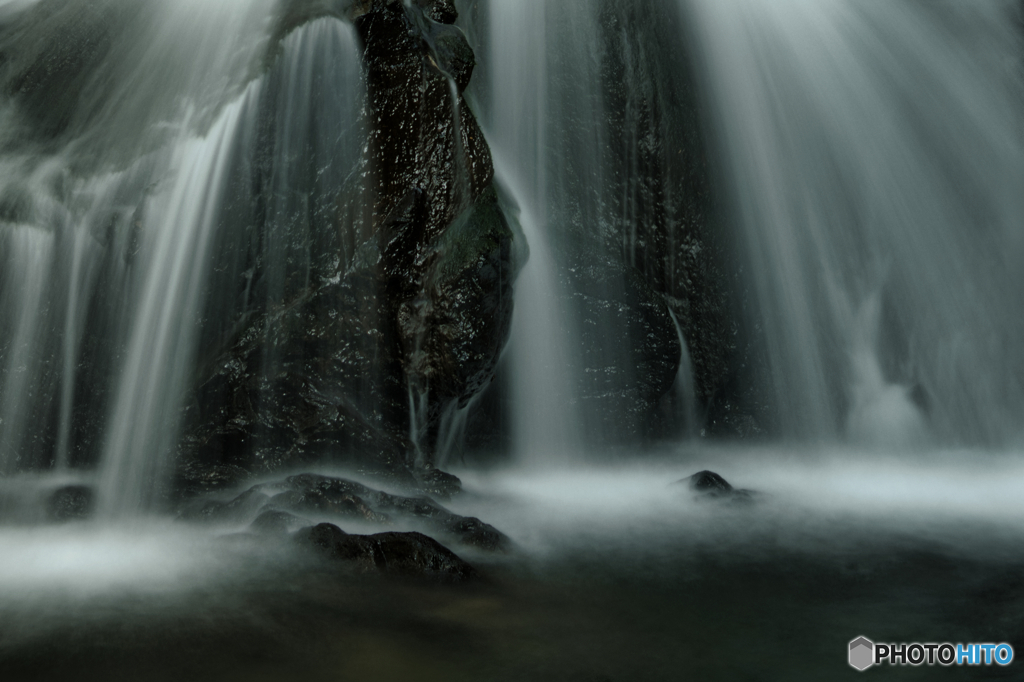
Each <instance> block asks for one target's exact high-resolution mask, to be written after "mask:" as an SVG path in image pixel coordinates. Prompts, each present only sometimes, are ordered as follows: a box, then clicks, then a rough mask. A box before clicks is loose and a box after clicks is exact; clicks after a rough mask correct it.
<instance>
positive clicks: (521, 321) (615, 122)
mask: <svg viewBox="0 0 1024 682" xmlns="http://www.w3.org/2000/svg"><path fill="white" fill-rule="evenodd" d="M628 13H629V11H628V8H627V9H626V10H622V11H621V12H620V10H619V9H612V10H611V11H610V13H609V12H608V8H607V7H604V5H603V4H597V3H594V4H588V3H583V4H574V3H561V2H529V1H525V0H523V1H521V0H516V1H512V2H491V3H488V5H487V10H486V17H487V29H486V31H484V32H483V36H482V38H481V40H482V41H483V42H484V46H485V49H486V51H485V54H486V60H487V63H486V66H487V68H488V70H487V73H486V86H485V88H486V90H485V93H486V94H485V95H484V96H483V97H482V101H481V104H480V106H481V108H482V109H483V112H484V119H485V121H486V126H485V127H486V130H487V134H488V140H489V142H490V144H491V146H492V148H493V150H494V155H495V163H496V171H497V174H498V177H499V179H501V180H503V181H504V182H505V184H507V185H508V186H509V188H510V189H511V191H512V194H514V195H515V199H516V200H517V202H518V204H519V206H520V215H519V218H520V222H521V225H522V229H523V233H524V235H525V238H526V242H527V243H528V245H529V249H530V260H529V262H528V264H527V266H526V269H525V270H524V272H523V275H522V276H521V278H520V279H519V281H518V283H517V287H516V313H515V315H516V317H515V323H514V325H513V334H512V339H511V342H510V352H509V364H508V367H509V374H510V376H511V382H512V390H511V395H512V400H511V403H512V412H513V432H514V433H513V439H512V440H513V442H514V444H513V448H514V450H515V451H516V452H517V453H519V454H518V457H519V459H520V460H521V461H524V462H529V463H530V464H531V465H538V464H541V463H544V462H547V463H554V462H559V463H561V464H566V463H568V462H569V461H573V460H575V461H579V460H580V453H581V452H582V451H583V450H584V449H601V448H602V447H604V446H605V445H607V444H609V443H616V442H622V441H623V434H624V433H630V436H631V437H636V435H637V432H638V431H642V430H643V428H644V427H643V426H638V425H637V424H635V423H629V425H628V426H624V425H623V424H624V422H628V418H625V419H624V417H623V415H625V414H627V413H628V412H629V411H630V410H631V409H638V411H642V410H640V409H639V408H637V405H638V404H640V403H642V401H643V398H640V397H639V396H638V395H636V393H632V392H633V391H636V392H637V393H642V389H638V388H637V385H638V384H643V382H644V381H645V380H647V376H648V375H647V372H648V368H647V367H644V368H643V369H641V368H640V367H641V366H642V365H643V364H644V359H642V357H643V356H642V352H643V351H641V350H640V348H639V346H642V342H641V343H638V344H636V346H634V345H633V344H632V343H629V342H625V341H624V340H625V339H627V338H629V339H630V340H631V341H634V340H636V339H637V338H638V337H639V338H640V339H642V338H644V337H645V336H648V335H649V333H650V330H647V331H645V332H638V331H637V327H638V326H639V325H637V317H630V315H635V314H636V313H635V310H632V309H629V308H628V305H631V304H632V303H630V304H625V302H627V301H630V302H632V301H633V300H644V299H645V297H646V296H650V297H651V299H649V300H650V303H649V305H650V309H658V310H659V311H661V314H662V315H663V316H664V318H663V319H662V320H660V322H661V323H662V328H661V331H669V330H670V329H671V324H672V323H671V321H670V319H669V316H670V315H672V314H673V313H672V312H671V310H669V309H668V307H667V306H666V303H665V301H664V300H662V299H661V298H660V297H658V295H657V294H655V293H653V292H650V291H649V290H647V289H646V286H644V287H643V290H642V292H638V291H637V287H640V286H642V285H638V284H637V280H638V278H640V277H642V276H644V275H649V279H648V283H649V284H652V285H653V286H654V287H655V288H656V290H657V291H658V292H661V293H662V294H667V295H680V296H683V295H684V287H679V288H678V290H677V289H676V288H674V283H673V281H672V280H673V275H671V274H667V273H666V272H665V271H664V270H665V268H663V267H662V266H661V264H655V263H654V260H655V259H654V258H653V257H651V256H650V255H648V258H646V259H645V257H644V254H643V253H641V252H642V251H643V248H644V246H642V245H643V244H644V243H645V238H644V237H642V236H641V232H643V233H644V234H645V235H647V237H646V238H647V242H653V240H652V239H650V233H651V232H654V231H656V229H657V226H658V224H659V223H658V220H659V219H661V220H664V215H663V214H664V207H663V206H659V207H658V211H661V214H659V218H655V217H654V216H653V215H651V214H649V213H648V212H647V209H648V208H650V207H649V206H647V205H646V204H647V203H651V202H653V201H654V199H652V197H653V196H654V195H655V194H656V193H657V192H656V191H654V190H652V189H651V188H650V187H642V186H641V185H643V182H644V180H640V179H638V171H639V166H641V165H643V163H648V164H650V165H651V166H652V167H655V166H656V167H657V170H654V171H652V173H651V175H657V176H658V177H657V180H655V181H654V182H655V184H658V183H660V182H661V180H663V179H665V180H666V182H668V180H667V178H668V177H669V175H670V173H669V172H668V171H667V170H666V168H665V164H664V163H662V162H663V159H661V158H658V159H654V160H652V159H650V158H645V159H643V161H641V159H640V158H639V157H640V156H642V154H640V153H638V152H636V149H635V147H641V146H643V145H644V144H645V143H646V142H647V140H646V138H645V135H647V134H648V133H649V132H650V131H645V130H641V128H643V125H645V124H646V125H653V124H652V122H651V120H650V116H649V112H646V111H642V109H643V106H644V105H645V104H649V99H650V97H651V96H650V93H648V92H646V91H645V90H644V86H643V85H637V87H636V88H629V89H628V92H626V93H623V92H622V89H621V88H620V87H619V85H618V84H617V83H610V82H609V78H610V76H609V73H615V71H616V70H617V69H618V70H622V71H623V72H629V71H630V69H631V68H634V67H635V66H636V65H634V64H632V63H631V60H633V59H637V58H640V57H641V55H638V54H635V53H634V51H633V50H634V48H635V45H634V44H633V42H632V41H631V40H626V39H621V37H620V36H619V35H617V34H613V38H612V39H609V38H608V37H607V35H606V34H607V31H606V28H605V26H603V23H607V22H609V21H610V19H609V17H612V18H617V17H618V16H619V14H628ZM605 14H608V16H605ZM638 68H639V70H641V71H643V70H644V69H645V68H646V66H645V65H641V66H640V67H638ZM668 70H670V69H666V71H668ZM609 98H610V99H613V100H615V105H614V106H613V105H610V104H608V102H607V100H608V99H609ZM620 99H624V100H626V101H627V103H626V104H625V105H623V104H622V103H621V102H619V101H618V100H620ZM620 106H623V107H625V109H627V111H621V110H619V109H617V108H616V107H620ZM619 117H621V118H622V119H623V120H622V121H619ZM641 120H643V121H644V123H643V124H642V123H641ZM659 153H660V152H657V151H656V152H654V154H653V156H658V155H659ZM649 170H650V169H649ZM658 191H661V190H660V189H659V190H658ZM668 194H671V192H668ZM660 198H662V199H664V201H665V202H666V203H668V204H671V203H672V201H671V199H670V198H669V197H668V196H662V197H660ZM658 211H655V213H657V212H658ZM669 241H671V238H669ZM652 250H653V247H652ZM666 260H671V257H670V258H667V259H666ZM645 269H649V270H650V272H645V271H644V270H645ZM669 269H671V268H669ZM685 305H686V304H682V307H685ZM627 310H628V312H625V311H627ZM642 314H649V313H642ZM648 322H649V320H648ZM687 322H688V323H689V322H692V321H691V320H689V319H688V320H687ZM676 331H678V325H677V330H676ZM670 338H671V339H672V341H673V342H675V341H678V342H679V343H680V344H682V345H683V352H682V353H681V354H680V356H679V358H678V360H677V358H676V357H671V359H670V361H671V362H672V363H673V365H675V363H676V362H678V363H686V364H687V365H688V364H689V362H690V358H689V354H688V353H687V352H686V348H685V342H686V339H685V335H684V334H682V333H680V334H678V335H677V334H675V333H672V334H671V337H670ZM682 373H683V375H686V374H687V373H691V374H692V372H691V369H690V367H685V368H684V369H683V370H682ZM651 374H653V372H651ZM673 374H675V372H673ZM661 388H667V387H659V389H655V390H656V391H657V390H661ZM683 390H684V391H685V390H692V386H691V387H689V388H688V389H686V388H684V389H683ZM647 399H650V398H647ZM676 402H678V401H676ZM670 411H671V410H670ZM681 416H682V414H679V415H676V414H673V415H671V416H669V417H668V418H669V419H670V420H675V419H676V418H677V417H681ZM669 430H674V427H673V428H672V429H669ZM627 440H628V438H627Z"/></svg>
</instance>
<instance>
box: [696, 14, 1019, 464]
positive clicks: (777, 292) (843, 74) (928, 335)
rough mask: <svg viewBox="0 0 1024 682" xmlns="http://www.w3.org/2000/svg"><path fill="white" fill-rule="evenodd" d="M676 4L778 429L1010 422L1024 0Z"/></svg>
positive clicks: (836, 432)
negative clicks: (684, 16)
mask: <svg viewBox="0 0 1024 682" xmlns="http://www.w3.org/2000/svg"><path fill="white" fill-rule="evenodd" d="M683 6H684V7H685V8H686V10H687V12H688V14H689V16H690V17H691V18H692V20H693V22H694V29H693V35H694V36H695V37H697V39H698V41H699V44H700V48H701V52H702V54H703V57H704V63H703V66H704V69H705V83H706V87H707V91H708V92H709V94H710V99H711V101H712V102H713V105H714V106H713V111H714V114H713V119H714V121H715V127H716V130H717V137H718V139H719V142H720V147H721V155H722V157H723V162H722V166H723V169H724V171H725V177H726V179H727V184H728V190H729V197H730V202H729V203H730V206H731V208H732V218H733V220H734V221H735V223H736V224H737V226H738V228H739V229H740V230H741V231H742V234H743V240H744V243H745V245H746V247H745V250H746V259H747V262H748V263H749V269H750V276H751V283H752V286H753V288H754V291H755V292H756V298H757V301H758V304H759V320H760V322H761V324H762V325H763V330H764V341H765V344H766V348H767V353H768V358H769V363H770V370H771V373H772V377H773V381H774V385H775V401H776V404H777V410H778V413H779V415H780V420H781V422H782V427H783V429H784V431H785V433H787V434H788V435H790V436H799V437H805V438H812V439H832V438H838V437H844V436H848V437H851V438H854V439H862V440H864V439H866V440H869V441H879V440H880V441H885V442H888V443H889V444H894V443H904V442H906V441H907V440H908V439H909V440H915V439H917V440H919V438H918V436H919V435H920V433H921V431H922V430H923V429H924V428H925V427H924V423H925V422H927V429H928V430H930V431H932V432H933V435H934V436H935V437H938V438H940V439H941V440H943V441H946V442H967V443H978V442H981V443H993V442H1001V441H1005V440H1006V439H1007V438H1013V437H1016V436H1017V435H1019V427H1018V426H1017V424H1019V414H1020V411H1021V409H1022V408H1024V352H1022V350H1021V346H1020V342H1019V339H1020V338H1021V332H1022V331H1024V329H1022V321H1024V317H1022V316H1021V306H1020V297H1019V294H1018V292H1019V291H1021V285H1022V284H1024V281H1022V280H1024V270H1022V269H1021V268H1020V262H1021V257H1022V256H1024V231H1022V229H1021V226H1022V222H1024V210H1022V209H1024V204H1022V202H1024V193H1022V192H1021V187H1022V186H1024V142H1022V136H1021V125H1020V116H1021V114H1020V112H1021V103H1022V101H1024V89H1022V83H1021V68H1020V59H1021V49H1020V36H1019V27H1018V25H1017V22H1016V19H1017V14H1016V13H1017V12H1018V11H1019V8H1018V5H1017V3H1014V2H1002V1H998V0H997V1H994V2H974V3H961V2H929V3H924V2H852V1H850V0H692V1H689V2H685V3H683ZM915 434H917V436H915Z"/></svg>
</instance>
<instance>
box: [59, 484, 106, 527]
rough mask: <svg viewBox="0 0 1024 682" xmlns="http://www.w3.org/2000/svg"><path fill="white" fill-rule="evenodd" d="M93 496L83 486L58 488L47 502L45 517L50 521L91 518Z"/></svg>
mask: <svg viewBox="0 0 1024 682" xmlns="http://www.w3.org/2000/svg"><path fill="white" fill-rule="evenodd" d="M94 507H95V495H94V494H93V491H92V488H90V487H89V486H85V485H68V486H64V487H63V488H58V489H57V490H55V491H53V493H51V494H50V497H49V499H48V500H47V516H48V517H49V519H50V520H51V521H57V522H62V521H80V520H82V519H86V518H89V517H90V516H92V513H93V509H94Z"/></svg>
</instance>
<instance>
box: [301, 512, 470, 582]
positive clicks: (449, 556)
mask: <svg viewBox="0 0 1024 682" xmlns="http://www.w3.org/2000/svg"><path fill="white" fill-rule="evenodd" d="M293 537H294V540H295V541H296V542H297V543H298V544H300V545H303V546H306V547H311V548H313V549H314V550H316V551H317V552H318V553H320V554H321V555H323V556H325V557H327V558H329V559H332V560H339V561H343V562H346V563H350V564H352V565H353V566H354V567H356V568H357V569H358V570H360V571H363V572H371V571H376V572H379V573H384V574H386V575H389V576H397V577H412V578H424V579H428V580H431V581H434V582H441V583H462V582H466V581H468V580H472V579H473V578H476V577H478V574H477V572H476V570H475V569H474V568H473V567H472V566H470V565H469V564H468V563H466V562H465V561H463V560H462V559H461V558H459V556H458V555H456V554H455V553H454V552H452V551H451V550H449V549H448V548H447V547H445V546H443V545H442V544H441V543H439V542H437V541H436V540H434V539H432V538H430V537H428V536H426V535H423V534H422V533H415V532H413V533H393V532H392V533H378V534H376V535H349V534H348V533H346V532H345V531H343V530H342V529H341V528H339V527H338V526H335V525H334V524H331V523H321V524H318V525H316V526H311V527H308V528H303V529H302V530H299V531H297V532H296V533H295V535H294V536H293Z"/></svg>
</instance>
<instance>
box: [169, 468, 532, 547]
mask: <svg viewBox="0 0 1024 682" xmlns="http://www.w3.org/2000/svg"><path fill="white" fill-rule="evenodd" d="M438 473H439V474H440V473H443V472H438ZM446 476H450V474H446ZM451 478H454V477H451ZM456 480H457V479H456ZM280 514H284V515H285V516H280ZM275 515H277V516H275ZM254 516H256V517H257V521H258V522H259V523H260V525H261V526H263V525H265V526H267V527H275V524H277V525H280V523H282V519H286V518H291V519H294V518H296V517H297V516H304V517H314V518H315V517H316V516H321V517H323V516H327V517H330V518H340V519H350V520H354V521H359V522H361V523H370V524H375V525H379V526H384V527H389V526H393V525H394V524H395V523H396V522H402V521H404V522H407V523H412V524H414V525H416V526H420V527H422V528H423V529H424V530H426V531H428V532H431V533H436V534H438V535H440V536H442V537H445V538H447V539H449V540H451V541H453V542H457V543H459V544H461V545H466V546H469V547H473V548H476V549H482V550H487V551H508V550H510V549H512V546H513V545H512V541H511V540H510V539H509V538H508V536H506V535H505V534H504V533H502V532H501V531H499V530H498V529H496V528H495V527H494V526H491V525H490V524H488V523H484V522H483V521H481V520H480V519H478V518H476V517H471V516H461V515H459V514H455V513H453V512H451V511H449V510H448V509H445V508H444V507H443V506H441V505H440V504H438V503H437V502H435V501H434V500H432V499H430V498H429V497H405V496H402V495H394V494H391V493H386V492H383V491H380V490H375V489H373V488H370V487H368V486H365V485H363V484H362V483H356V482H355V481H350V480H348V479H344V478H332V477H329V476H320V475H317V474H300V475H297V476H290V477H288V478H286V479H284V480H282V481H277V482H273V483H263V484H260V485H257V486H253V487H252V488H250V489H249V490H247V491H245V492H243V493H242V494H240V495H238V496H237V497H235V498H234V499H232V500H230V501H221V500H210V499H203V500H196V501H194V502H191V503H189V504H187V505H186V506H185V507H184V508H183V509H182V511H181V512H180V513H179V515H178V518H179V519H181V520H183V521H193V522H225V523H227V522H234V523H241V522H244V521H246V520H247V519H251V518H253V517H254ZM264 517H265V518H264ZM288 522H289V523H291V521H290V520H289V521H288ZM254 530H255V528H254Z"/></svg>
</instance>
